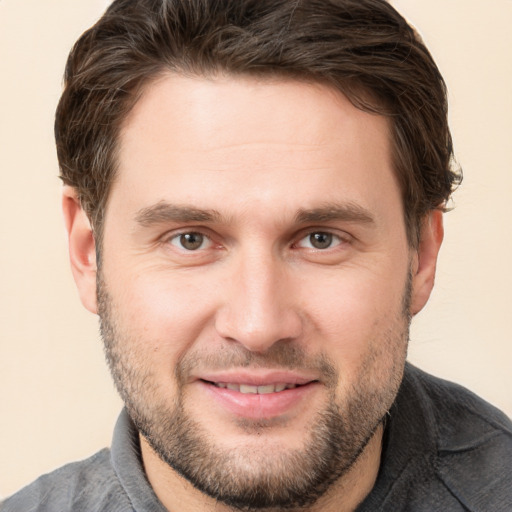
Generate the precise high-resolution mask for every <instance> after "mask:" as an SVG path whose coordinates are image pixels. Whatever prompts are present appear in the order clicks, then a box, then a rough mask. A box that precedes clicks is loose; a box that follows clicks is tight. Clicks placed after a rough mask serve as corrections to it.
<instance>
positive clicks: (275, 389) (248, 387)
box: [201, 379, 317, 395]
mask: <svg viewBox="0 0 512 512" xmlns="http://www.w3.org/2000/svg"><path fill="white" fill-rule="evenodd" d="M201 380H202V381H203V382H205V383H206V384H210V385H212V386H215V387H217V388H220V389H229V390H231V391H237V392H239V393H242V394H244V395H250V394H252V395H268V394H270V393H281V392H283V391H286V390H287V389H296V388H298V387H301V386H305V385H307V384H309V382H308V383H306V384H292V383H284V382H279V383H277V384H263V385H261V386H255V385H252V384H241V383H240V384H239V383H236V382H210V381H207V380H203V379H201ZM313 382H317V381H311V382H310V383H313Z"/></svg>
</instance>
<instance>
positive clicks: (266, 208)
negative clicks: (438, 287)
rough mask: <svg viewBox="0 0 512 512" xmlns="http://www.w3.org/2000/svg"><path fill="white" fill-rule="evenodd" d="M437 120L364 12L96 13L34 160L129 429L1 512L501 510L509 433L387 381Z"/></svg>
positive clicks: (438, 185)
mask: <svg viewBox="0 0 512 512" xmlns="http://www.w3.org/2000/svg"><path fill="white" fill-rule="evenodd" d="M446 112H447V108H446V92H445V86H444V82H443V80H442V77H441V76H440V74H439V71H438V70H437V68H436V66H435V64H434V62H433V61H432V59H431V57H430V55H429V53H428V51H427V50H426V48H425V47H424V45H423V44H422V42H421V41H420V40H419V38H418V36H417V35H416V34H415V33H414V32H413V30H412V29H411V28H410V27H409V26H408V25H407V24H406V23H405V21H404V20H403V19H402V18H401V16H400V15H399V14H398V13H397V12H396V11H395V10H394V9H393V8H392V7H391V6H389V5H388V4H387V3H385V2H384V1H382V0H363V1H361V0H358V1H357V2H356V1H352V0H336V1H332V2H326V1H322V2H317V1H313V0H304V1H302V2H297V1H293V2H292V1H289V0H277V1H276V0H272V1H266V0H258V1H255V0H254V1H248V0H236V1H235V0H233V1H227V0H226V1H218V0H217V1H213V0H211V1H208V0H181V1H180V0H172V1H171V0H167V1H166V0H160V1H157V0H137V1H134V0H131V1H129V0H116V1H115V2H114V3H113V4H112V5H111V7H110V8H109V9H108V11H107V12H106V14H105V15H104V16H103V18H102V19H101V20H100V21H99V22H98V23H97V25H95V26H94V27H93V28H92V29H90V30H89V31H88V32H86V33H85V34H84V35H83V36H82V37H81V38H80V40H79V41H78V42H77V44H76V45H75V47H74V49H73V51H72V53H71V55H70V58H69V61H68V66H67V69H66V87H65V91H64V93H63V96H62V98H61V101H60V104H59V107H58V111H57V118H56V138H57V148H58V154H59V161H60V166H61V173H62V179H63V181H64V183H65V187H64V194H63V209H64V215H65V220H66V227H67V230H68V233H69V243H70V257H71V265H72V270H73V275H74V277H75V280H76V283H77V286H78V289H79V292H80V296H81V299H82V302H83V304H84V305H85V307H87V309H89V310H90V311H92V312H93V313H97V314H98V315H99V317H100V320H101V332H102V336H103V340H104V342H105V350H106V355H107V360H108V363H109V366H110V368H111V371H112V375H113V377H114V381H115V383H116V386H117V389H118V391H119V393H120V395H121V396H122V398H123V400H124V402H125V405H126V408H125V410H124V411H123V412H122V413H121V416H120V418H119V421H118V424H117V426H116V430H115V433H114V438H113V443H112V448H111V450H110V451H109V450H103V451H101V452H99V453H98V454H96V455H95V456H93V457H92V458H91V459H88V460H87V461H83V462H80V463H75V464H71V465H69V466H66V467H64V468H62V469H60V470H57V471H56V472H54V473H52V474H50V475H46V476H44V477H41V478H40V479H39V480H37V481H36V482H34V483H33V484H31V485H30V486H28V487H27V488H25V489H24V490H22V491H20V492H19V493H18V494H16V495H14V496H13V497H12V498H10V499H9V500H7V501H6V502H5V503H4V505H3V507H2V511H10V510H41V511H43V510H51V511H57V510H58V511H61V510H73V511H75V510H77V511H86V510H87V511H88V510H102V511H107V510H108V511H111V510H120V511H121V510H122V511H128V510H137V511H144V510H151V511H164V510H170V511H174V510H179V511H185V512H186V511H197V510H201V511H210V510H219V511H229V510H284V509H288V510H307V511H318V510H321V511H327V512H329V511H353V510H358V511H374V510H379V511H381V510H384V511H385V510H389V511H397V510H414V511H416V510H417V511H433V510H442V511H464V510H486V511H488V510H492V511H500V510H502V511H505V510H510V509H511V507H512V493H511V491H510V489H509V487H510V486H509V483H510V480H511V477H512V425H511V423H510V421H509V420H508V419H507V418H506V417H505V416H504V415H502V414H501V413H500V412H499V411H496V410H495V409H494V408H492V407H491V406H489V405H488V404H486V403H484V402H483V401H481V400H480V399H478V398H477V397H475V396H474V395H472V394H471V393H469V392H468V391H466V390H463V389H462V388H460V387H458V386H456V385H454V384H449V383H446V382H442V381H439V380H437V379H434V378H433V377H430V376H428V375H426V374H424V373H422V372H421V371H419V370H417V369H415V368H413V367H412V366H410V365H407V364H406V363H405V359H406V352H407V342H408V328H409V323H410V320H411V317H412V316H413V315H415V314H416V313H417V312H418V311H420V310H421V309H422V308H423V306H424V305H425V303H426V302H427V300H428V297H429V295H430V292H431V289H432V286H433V281H434V274H435V266H436V260H437V254H438V251H439V247H440V245H441V242H442V238H443V226H442V212H443V209H444V207H445V204H446V201H447V200H448V198H449V196H450V194H451V192H452V190H453V188H454V187H455V185H456V184H457V183H458V181H459V179H460V178H459V175H458V173H457V172H456V170H454V169H453V168H452V166H451V160H452V145H451V138H450V133H449V130H448V126H447V120H446Z"/></svg>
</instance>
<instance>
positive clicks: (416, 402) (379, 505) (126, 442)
mask: <svg viewBox="0 0 512 512" xmlns="http://www.w3.org/2000/svg"><path fill="white" fill-rule="evenodd" d="M0 511H1V512H68V511H70V512H71V511H72V512H133V511H136V512H146V511H147V512H166V509H165V508H164V507H163V505H162V504H161V503H160V502H159V500H158V498H157V497H156V495H155V494H154V492H153V490H152V488H151V486H150V485H149V483H148V481H147V479H146V476H145V474H144V470H143V467H142V462H141V455H140V446H139V441H138V433H137V431H136V429H135V427H134V426H133V424H132V422H131V420H130V418H129V417H128V415H127V413H126V411H122V412H121V414H120V416H119V419H118V421H117V424H116V427H115V430H114V436H113V441H112V447H111V449H110V450H109V449H103V450H101V451H100V452H98V453H97V454H95V455H93V456H92V457H91V458H89V459H87V460H84V461H81V462H75V463H72V464H68V465H66V466H64V467H62V468H60V469H58V470H56V471H54V472H52V473H50V474H47V475H43V476H41V477H40V478H39V479H37V480H36V481H35V482H33V483H32V484H30V485H28V486H27V487H25V488H24V489H22V490H21V491H19V492H18V493H16V494H14V495H13V496H11V497H10V498H8V499H7V500H5V501H4V502H3V503H2V504H1V505H0ZM377 511H378V512H435V511H440V512H468V511H469V512H511V511H512V422H511V421H510V420H509V419H508V418H507V417H506V416H505V415H504V414H503V413H501V412H500V411H498V410H497V409H496V408H494V407H492V406H491V405H489V404H488V403H486V402H484V401H483V400H481V399H480V398H478V397H477V396H476V395H474V394H473V393H471V392H469V391H467V390H466V389H464V388H462V387H461V386H458V385H456V384H452V383H449V382H446V381H443V380H440V379H437V378H434V377H432V376H430V375H427V374H426V373H424V372H422V371H420V370H418V369H417V368H414V367H413V366H411V365H409V364H407V366H406V371H405V376H404V380H403V383H402V386H401V388H400V391H399V393H398V396H397V399H396V400H395V403H394V404H393V406H392V408H391V410H390V412H389V417H388V418H387V422H386V430H385V437H384V443H383V453H382V460H381V467H380V470H379V475H378V477H377V481H376V483H375V486H374V488H373V490H372V492H371V493H370V494H369V495H368V496H367V498H366V499H365V500H364V501H363V503H361V504H360V505H359V507H358V508H357V512H377ZM171 512H179V504H177V507H176V509H175V510H173V511H171Z"/></svg>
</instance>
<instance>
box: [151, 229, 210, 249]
mask: <svg viewBox="0 0 512 512" xmlns="http://www.w3.org/2000/svg"><path fill="white" fill-rule="evenodd" d="M187 234H197V235H201V236H203V237H204V238H205V239H206V240H208V242H209V243H208V247H203V248H201V249H196V250H195V251H193V250H187V249H185V248H184V247H179V245H178V244H177V243H176V244H174V243H173V241H174V240H178V239H179V237H180V236H183V235H187ZM160 240H161V243H162V244H163V245H172V246H173V247H175V248H177V249H178V250H181V251H183V252H188V253H193V252H200V251H204V250H206V249H210V248H211V247H212V246H213V245H214V243H215V242H214V240H213V237H212V236H211V234H209V233H207V230H205V229H204V228H196V227H194V226H190V227H186V228H180V229H176V230H173V231H168V232H167V233H165V234H164V235H163V236H162V237H161V239H160Z"/></svg>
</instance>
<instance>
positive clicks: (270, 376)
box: [196, 369, 318, 386]
mask: <svg viewBox="0 0 512 512" xmlns="http://www.w3.org/2000/svg"><path fill="white" fill-rule="evenodd" d="M196 379H197V380H204V381H207V382H222V383H226V384H230V383H232V384H248V385H250V386H265V385H269V384H280V383H284V384H295V385H298V386H302V385H304V384H308V383H310V382H313V381H317V380H318V379H317V378H316V377H315V376H313V375H308V374H307V373H305V372H294V371H289V370H288V371H286V370H285V371H278V370H264V369H261V370H260V369H255V370H251V371H248V370H245V371H244V370H229V371H222V372H203V373H201V374H199V375H197V376H196Z"/></svg>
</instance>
